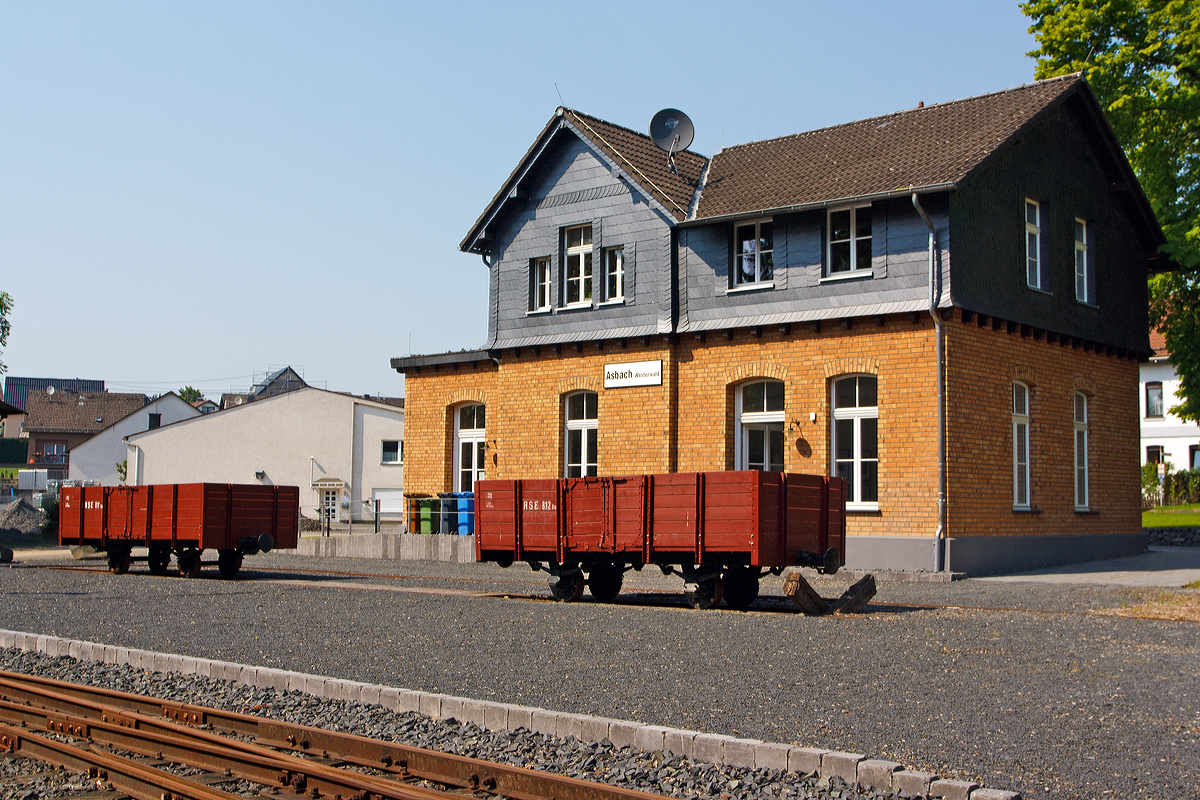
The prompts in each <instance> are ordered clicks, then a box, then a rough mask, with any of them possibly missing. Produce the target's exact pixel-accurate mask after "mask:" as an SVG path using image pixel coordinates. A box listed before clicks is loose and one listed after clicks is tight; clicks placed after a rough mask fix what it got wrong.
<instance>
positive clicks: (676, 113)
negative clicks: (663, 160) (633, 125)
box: [650, 108, 696, 175]
mask: <svg viewBox="0 0 1200 800" xmlns="http://www.w3.org/2000/svg"><path fill="white" fill-rule="evenodd" d="M695 136H696V129H695V128H694V127H692V121H691V120H690V119H688V115H687V114H685V113H683V112H682V111H680V110H679V109H677V108H664V109H663V110H662V111H660V112H658V113H657V114H655V115H654V117H653V118H652V119H651V120H650V139H651V140H652V141H653V142H654V144H655V145H656V146H657V147H658V148H659V149H660V150H666V151H667V169H669V170H671V172H674V173H675V174H676V175H678V174H679V170H677V169H675V154H676V153H678V152H679V151H680V150H687V149H688V148H689V147H691V146H692V139H693V138H695Z"/></svg>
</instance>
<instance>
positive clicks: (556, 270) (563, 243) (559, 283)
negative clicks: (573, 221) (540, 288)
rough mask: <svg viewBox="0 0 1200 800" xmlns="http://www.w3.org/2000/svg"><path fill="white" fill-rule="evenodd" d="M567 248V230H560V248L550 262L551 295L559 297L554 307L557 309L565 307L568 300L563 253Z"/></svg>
mask: <svg viewBox="0 0 1200 800" xmlns="http://www.w3.org/2000/svg"><path fill="white" fill-rule="evenodd" d="M566 247H567V229H566V228H559V229H558V247H557V248H556V249H555V251H554V255H553V256H551V260H550V282H551V284H550V285H551V287H552V288H551V289H550V291H551V293H552V294H555V295H557V296H558V299H557V300H556V301H555V303H554V305H555V306H556V307H557V308H562V307H563V306H565V305H566V304H567V303H566V300H567V296H566V293H567V277H566V276H565V275H563V253H564V252H565V250H566Z"/></svg>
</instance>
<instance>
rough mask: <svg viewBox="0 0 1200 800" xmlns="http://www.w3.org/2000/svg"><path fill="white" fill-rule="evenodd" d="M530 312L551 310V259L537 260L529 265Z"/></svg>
mask: <svg viewBox="0 0 1200 800" xmlns="http://www.w3.org/2000/svg"><path fill="white" fill-rule="evenodd" d="M529 290H530V291H529V310H530V311H549V310H550V259H548V258H535V259H533V261H531V262H530V265H529Z"/></svg>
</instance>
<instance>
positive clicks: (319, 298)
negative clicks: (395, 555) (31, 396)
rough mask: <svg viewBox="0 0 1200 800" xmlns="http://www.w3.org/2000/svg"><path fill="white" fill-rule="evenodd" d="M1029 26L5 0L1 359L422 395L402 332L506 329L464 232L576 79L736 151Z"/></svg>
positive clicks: (422, 335)
mask: <svg viewBox="0 0 1200 800" xmlns="http://www.w3.org/2000/svg"><path fill="white" fill-rule="evenodd" d="M1027 28H1028V22H1027V20H1026V19H1025V17H1024V16H1023V15H1022V14H1021V12H1020V10H1019V9H1018V7H1017V4H1016V2H1013V1H1011V0H998V1H997V2H991V1H990V0H989V1H987V2H983V1H981V2H967V3H964V2H961V0H960V1H959V2H907V3H896V2H861V1H860V2H857V3H825V2H821V3H817V2H811V3H810V2H780V3H756V2H742V3H710V2H690V3H644V2H629V3H614V4H610V5H607V6H606V5H604V4H597V3H587V4H584V3H561V2H548V3H528V4H521V5H517V4H513V5H512V6H503V5H498V4H482V3H480V4H471V3H457V2H434V3H429V2H423V3H412V4H408V3H372V2H359V3H349V2H347V3H324V2H322V3H315V2H234V3H221V2H204V3H174V2H172V3H163V2H156V3H133V2H106V3H76V2H72V3H60V2H20V3H14V2H8V0H0V290H4V291H7V292H8V293H9V294H11V295H12V296H13V299H14V301H15V308H14V310H13V312H12V314H11V315H10V320H11V322H12V334H11V336H10V337H9V342H8V347H7V348H5V350H4V352H3V353H2V354H0V360H3V361H4V363H5V364H7V365H8V367H9V374H10V375H20V376H30V377H37V376H54V377H82V378H98V379H104V380H106V381H108V386H109V388H110V390H112V391H144V392H147V393H151V394H154V393H158V392H163V391H167V390H170V389H176V388H178V387H180V386H182V385H184V384H192V385H194V386H196V387H197V388H200V389H202V390H203V391H204V392H205V393H206V394H208V395H209V396H214V395H216V394H219V393H220V392H221V391H228V390H229V388H230V387H231V386H232V387H235V388H236V387H244V386H246V385H248V384H249V383H250V382H251V375H252V374H253V373H255V372H261V371H263V370H265V369H266V368H267V367H268V365H283V364H293V365H297V366H299V365H303V366H304V368H305V375H306V377H307V378H308V379H309V380H310V381H312V382H317V383H318V384H324V385H327V386H328V388H330V389H337V390H343V391H353V392H358V393H362V392H372V393H382V394H389V395H398V394H402V393H403V379H402V378H401V376H400V375H398V374H396V373H395V372H394V371H392V370H391V369H390V367H389V366H388V360H389V359H390V358H392V357H393V356H401V355H406V354H408V353H410V352H413V353H432V352H442V351H446V350H459V349H470V348H475V347H479V346H480V345H482V344H483V342H484V339H485V334H486V330H487V314H486V309H487V306H486V299H487V270H486V268H485V267H484V266H483V265H482V264H481V263H480V260H479V258H478V257H477V256H468V255H465V254H462V253H460V252H458V249H457V247H458V243H459V242H460V241H461V240H462V238H463V236H464V235H465V234H466V232H467V229H468V228H469V227H470V226H471V223H472V222H474V221H475V218H476V217H477V216H478V215H479V214H480V213H481V212H482V210H483V208H484V206H485V205H486V203H487V202H488V201H489V200H490V199H491V197H492V195H493V194H494V193H495V192H496V190H497V189H498V188H499V186H500V184H501V182H502V181H503V180H504V178H505V177H507V175H508V173H509V172H510V171H511V170H512V168H513V167H514V166H515V165H516V163H517V160H518V159H519V158H520V157H521V156H522V155H523V154H524V152H525V150H526V149H527V148H528V147H529V145H530V144H531V143H532V141H533V138H534V137H535V136H536V135H537V133H538V132H539V131H540V130H541V128H542V126H543V125H544V124H545V123H546V121H547V120H548V119H549V118H550V117H551V115H552V114H553V113H554V109H555V107H557V106H558V105H559V97H558V93H557V92H561V94H562V102H563V103H565V104H566V105H568V106H571V107H573V108H577V109H579V110H581V111H584V112H586V113H588V114H592V115H594V116H598V117H602V118H604V119H606V120H609V121H611V122H615V123H617V124H621V125H625V126H627V127H630V128H634V129H636V130H644V129H645V128H646V127H647V125H648V123H649V121H650V117H651V116H653V114H654V112H655V111H657V110H658V109H660V108H664V107H675V108H681V109H683V110H684V111H686V112H687V113H688V114H689V115H690V116H691V118H692V120H693V122H694V123H695V126H696V139H695V142H694V144H693V145H692V149H693V150H695V151H697V152H699V153H701V154H703V155H712V154H713V153H715V152H716V151H717V150H719V149H720V148H721V147H722V146H723V145H732V144H740V143H743V142H748V141H754V140H757V139H765V138H770V137H774V136H783V135H787V134H791V133H797V132H799V131H804V130H809V129H812V128H818V127H822V126H826V125H833V124H838V123H842V122H848V121H851V120H855V119H861V118H864V117H869V116H873V115H876V114H884V113H889V112H892V111H897V110H900V109H904V108H910V107H913V106H915V105H916V104H917V102H918V101H924V102H925V103H926V104H930V103H938V102H944V101H948V100H954V99H957V98H961V97H968V96H971V95H976V94H983V93H986V92H991V91H995V90H999V89H1004V88H1007V87H1010V86H1016V85H1019V84H1021V83H1026V82H1028V81H1030V80H1032V79H1033V67H1034V65H1033V61H1032V60H1031V59H1029V58H1027V57H1026V56H1025V53H1026V52H1028V51H1029V50H1031V49H1033V47H1034V41H1033V39H1032V37H1031V36H1029V34H1028V33H1027ZM555 84H557V92H556V89H555ZM410 336H411V350H410V345H409V341H410V339H409V337H410Z"/></svg>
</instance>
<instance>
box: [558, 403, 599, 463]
mask: <svg viewBox="0 0 1200 800" xmlns="http://www.w3.org/2000/svg"><path fill="white" fill-rule="evenodd" d="M598 401H599V398H598V397H597V395H596V393H595V392H576V393H575V394H571V395H567V420H566V437H565V439H566V446H567V452H566V458H565V459H564V461H565V463H566V472H567V477H568V478H586V477H595V475H596V468H597V465H598V464H599V456H598V454H597V450H596V446H597V432H598V429H599V420H598V417H597V405H598Z"/></svg>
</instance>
